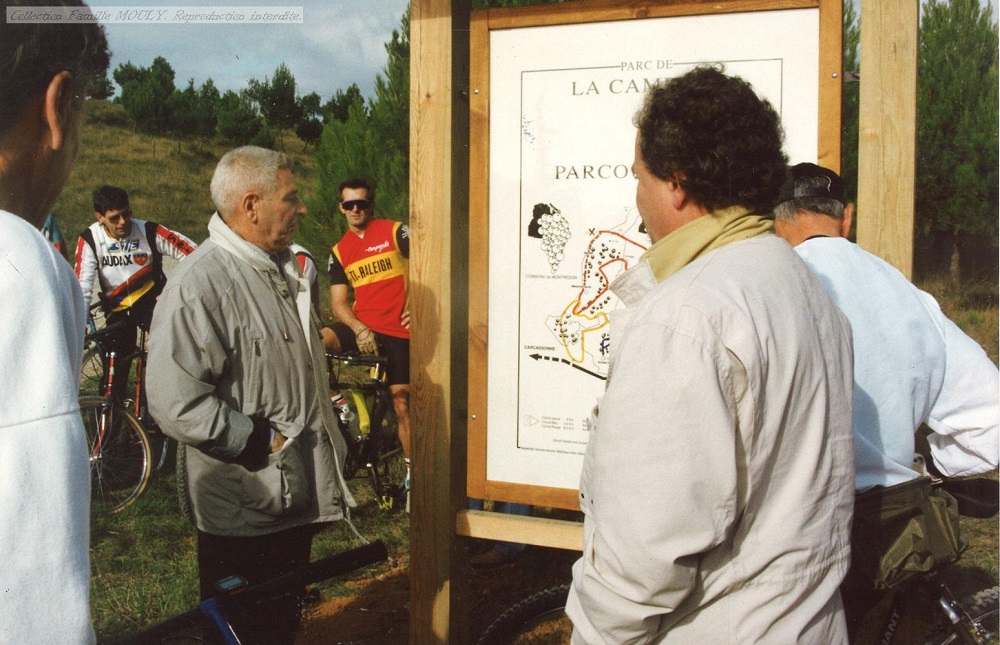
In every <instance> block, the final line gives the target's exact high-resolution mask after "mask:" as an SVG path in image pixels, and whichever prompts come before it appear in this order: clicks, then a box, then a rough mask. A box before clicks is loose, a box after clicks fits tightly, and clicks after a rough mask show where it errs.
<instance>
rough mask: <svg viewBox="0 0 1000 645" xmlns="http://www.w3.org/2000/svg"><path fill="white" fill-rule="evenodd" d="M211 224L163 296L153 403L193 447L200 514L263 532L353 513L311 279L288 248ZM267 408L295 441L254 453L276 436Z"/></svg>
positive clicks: (231, 527) (216, 221) (191, 465)
mask: <svg viewBox="0 0 1000 645" xmlns="http://www.w3.org/2000/svg"><path fill="white" fill-rule="evenodd" d="M208 228H209V234H210V237H209V239H208V240H207V241H206V242H205V243H204V244H202V245H201V246H199V247H198V249H197V250H196V251H195V252H194V253H192V254H191V255H190V256H189V257H188V258H187V259H186V260H185V261H184V262H182V263H180V264H179V265H178V266H177V268H176V269H175V270H174V272H173V274H172V275H171V276H170V282H169V283H168V285H167V287H166V289H165V290H164V292H163V294H162V295H161V296H160V299H159V302H158V304H157V307H156V312H155V314H154V316H153V324H152V329H151V331H150V336H149V338H150V340H149V363H148V369H147V384H148V388H149V389H148V392H149V408H150V412H151V413H152V415H153V417H154V418H155V419H156V421H157V422H158V423H159V425H160V427H161V428H162V429H163V432H164V433H165V434H166V435H168V436H170V437H172V438H174V439H176V440H177V441H179V442H180V443H182V444H184V445H186V446H188V447H189V448H188V450H186V451H185V453H186V458H185V459H186V461H185V464H186V466H187V475H188V482H187V490H188V495H189V498H190V502H191V507H192V511H193V514H194V521H195V524H196V525H197V527H198V528H199V529H200V530H202V531H204V532H206V533H211V534H213V535H230V536H254V535H264V534H269V533H274V532H276V531H280V530H283V529H286V528H290V527H293V526H299V525H302V524H308V523H313V522H328V521H333V520H338V519H342V518H343V517H344V514H345V509H346V505H347V504H351V505H353V503H354V502H353V499H351V497H350V493H349V492H348V491H347V486H346V484H345V482H344V479H343V475H342V474H341V468H342V466H343V456H344V455H345V454H346V449H345V446H344V443H343V439H342V438H341V437H340V434H339V432H337V425H336V419H335V417H334V413H333V408H332V405H331V403H330V396H329V385H328V377H327V368H326V358H325V353H324V350H323V346H322V342H321V340H320V336H319V329H318V325H317V322H318V321H317V320H316V319H315V317H314V314H312V310H311V307H310V300H309V285H308V284H307V283H306V280H305V278H303V277H302V274H301V272H300V271H299V268H298V264H297V263H296V261H295V258H294V256H293V255H292V254H291V253H290V252H288V251H287V250H286V251H284V252H283V253H281V254H279V255H278V257H277V258H276V260H277V262H278V263H280V264H281V270H280V271H279V268H278V264H277V263H276V262H275V260H272V258H270V257H269V256H268V255H267V254H266V253H264V252H263V251H262V250H260V249H258V248H257V247H255V246H253V245H251V244H249V243H247V242H246V241H244V240H243V239H242V238H240V237H239V236H238V235H237V234H236V233H234V232H233V231H232V229H230V228H229V227H228V226H227V225H226V224H225V222H223V221H222V219H221V218H220V217H219V216H218V215H214V216H213V217H212V220H211V221H210V222H209V227H208ZM257 415H260V416H262V417H264V418H266V419H267V420H268V421H269V422H270V425H271V427H273V428H274V429H276V430H278V431H280V432H281V433H282V434H283V435H285V436H286V437H287V438H288V440H287V442H286V443H285V445H284V447H283V448H282V449H281V450H280V451H279V452H277V453H275V454H271V455H268V456H267V457H266V461H265V460H264V458H263V454H262V453H261V455H260V459H259V460H256V459H251V460H250V462H249V463H248V455H250V456H252V455H251V453H252V452H254V451H253V450H248V445H249V444H255V445H258V446H259V445H261V441H262V440H263V441H267V442H269V438H267V437H266V436H265V437H263V439H262V437H261V434H260V433H261V427H260V426H261V424H260V423H258V429H257V431H256V435H255V431H254V423H253V421H252V419H251V418H250V417H251V416H257ZM264 432H268V430H267V428H266V427H265V428H264ZM251 447H252V446H251ZM191 448H195V449H194V450H192V449H191Z"/></svg>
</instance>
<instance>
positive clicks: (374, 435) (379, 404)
mask: <svg viewBox="0 0 1000 645" xmlns="http://www.w3.org/2000/svg"><path fill="white" fill-rule="evenodd" d="M372 409H373V411H372V417H371V433H370V435H369V437H368V441H367V444H366V446H365V451H364V452H365V459H366V462H367V463H370V464H371V467H369V468H368V477H369V479H370V480H371V483H372V489H373V491H374V494H375V498H376V502H377V503H378V506H379V508H381V509H382V510H392V509H394V508H405V507H406V491H405V490H403V488H402V486H401V485H400V484H401V483H402V482H403V480H404V477H405V475H406V467H405V466H404V464H403V459H402V455H403V451H402V448H401V447H400V444H399V421H398V420H397V418H396V411H395V410H394V409H393V407H392V399H391V398H390V397H389V394H388V392H387V391H379V392H378V393H376V395H375V397H374V401H373V402H372Z"/></svg>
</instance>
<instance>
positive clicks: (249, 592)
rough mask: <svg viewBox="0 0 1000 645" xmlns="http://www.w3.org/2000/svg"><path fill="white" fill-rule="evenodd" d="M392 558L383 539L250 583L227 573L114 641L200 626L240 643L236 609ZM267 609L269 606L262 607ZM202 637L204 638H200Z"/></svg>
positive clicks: (126, 643) (171, 638)
mask: <svg viewBox="0 0 1000 645" xmlns="http://www.w3.org/2000/svg"><path fill="white" fill-rule="evenodd" d="M388 559H389V553H388V551H387V550H386V547H385V544H384V543H383V542H382V541H381V540H377V541H375V542H370V543H368V544H365V545H363V546H360V547H357V548H354V549H350V550H348V551H343V552H341V553H337V554H334V555H331V556H328V557H325V558H322V559H319V560H316V561H314V562H310V563H309V564H306V565H303V566H302V567H299V568H298V569H295V570H293V571H290V572H288V573H286V574H284V575H283V576H280V577H278V578H275V579H273V580H270V581H268V582H263V583H259V584H255V585H250V584H248V583H247V581H246V579H244V578H242V577H241V576H228V577H226V578H223V579H221V580H219V581H217V582H216V584H215V589H216V595H215V596H213V597H211V598H207V599H205V600H203V601H201V602H200V603H199V604H198V606H196V607H194V608H192V609H189V610H188V611H186V612H184V613H182V614H179V615H177V616H174V617H173V618H169V619H167V620H165V621H163V622H161V623H157V624H156V625H153V626H152V627H149V628H148V629H145V630H143V631H141V632H139V633H137V634H132V635H130V636H127V637H125V638H123V639H120V640H118V641H115V643H114V644H113V645H153V644H155V643H163V642H177V641H176V640H175V637H176V636H177V634H178V633H180V632H184V631H190V630H191V629H201V630H203V631H205V630H207V631H212V632H215V633H216V634H217V635H218V636H219V637H220V638H221V639H222V642H223V643H225V644H226V645H240V643H242V642H244V641H243V640H242V639H246V638H247V637H248V635H244V636H243V637H242V639H241V636H240V635H239V634H237V633H236V630H235V628H234V627H233V625H232V623H230V620H229V616H230V615H232V614H233V612H234V610H236V609H240V610H243V611H246V610H247V609H248V608H256V607H258V606H261V605H264V603H269V602H272V601H273V600H275V599H277V598H282V597H287V596H288V595H291V594H295V593H296V592H297V590H301V589H302V588H303V587H305V586H306V585H309V584H313V583H317V582H322V581H323V580H326V579H328V578H332V577H334V576H340V575H344V574H346V573H349V572H351V571H354V570H356V569H360V568H361V567H365V566H368V565H371V564H375V563H377V562H382V561H385V560H388ZM261 610H262V611H266V610H267V608H266V607H261ZM198 640H201V639H198Z"/></svg>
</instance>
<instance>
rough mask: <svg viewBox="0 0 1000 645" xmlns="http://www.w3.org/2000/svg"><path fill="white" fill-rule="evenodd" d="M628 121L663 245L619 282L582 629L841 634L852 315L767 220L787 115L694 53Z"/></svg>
mask: <svg viewBox="0 0 1000 645" xmlns="http://www.w3.org/2000/svg"><path fill="white" fill-rule="evenodd" d="M635 124H636V126H637V128H638V133H637V136H636V143H635V161H634V164H633V167H632V169H633V172H634V173H635V175H636V177H637V179H638V187H637V190H636V205H637V206H638V209H639V212H640V214H641V216H642V220H643V222H644V223H645V225H646V228H647V229H648V231H649V235H650V238H651V239H652V242H653V244H652V246H651V247H650V248H649V250H648V251H647V252H646V253H645V254H644V255H643V256H642V259H641V261H640V262H639V263H638V264H637V265H636V266H634V267H633V268H631V269H630V270H629V271H627V272H626V273H625V274H623V275H622V276H620V277H619V278H617V279H616V280H615V281H614V282H613V283H612V289H613V290H614V292H615V293H616V294H617V295H618V296H619V297H620V298H621V299H622V302H623V303H624V305H625V306H626V308H625V309H623V310H621V309H620V310H619V311H616V312H615V315H614V317H613V318H612V342H611V352H612V356H611V366H610V370H609V379H608V386H607V390H606V392H605V394H604V396H603V398H602V400H601V402H600V406H599V412H598V414H597V416H596V422H595V423H594V424H593V425H592V428H591V437H590V442H589V445H588V447H587V453H586V456H585V460H584V467H583V474H582V477H581V482H580V498H579V499H580V506H581V507H582V509H583V512H584V517H585V520H584V550H583V556H582V557H581V558H580V560H578V561H577V563H576V564H575V565H574V568H573V585H572V589H571V591H570V596H569V600H568V604H567V613H568V614H569V616H570V618H572V620H573V624H574V636H573V642H574V643H639V642H641V643H713V644H721V643H758V644H759V643H774V644H781V645H785V644H788V643H824V644H830V643H846V642H847V640H846V632H845V625H844V616H843V607H842V604H841V599H840V596H839V593H838V586H839V584H840V581H841V580H842V578H843V576H844V574H845V573H846V571H847V568H848V564H849V562H848V561H849V542H850V535H849V532H850V523H851V512H852V502H853V469H852V454H851V391H852V389H851V373H852V354H851V331H850V326H849V324H848V322H847V319H846V318H845V317H844V316H843V314H841V313H840V311H839V310H838V309H837V308H836V306H834V304H833V302H832V301H831V300H830V298H829V296H827V294H826V291H825V290H824V289H823V285H822V284H821V283H820V282H819V280H818V279H817V278H816V277H815V276H814V275H813V274H812V273H811V272H810V271H809V269H808V268H807V267H806V266H805V264H804V263H803V262H802V261H801V260H800V259H799V258H798V257H797V255H796V254H795V252H794V251H793V250H792V249H791V247H790V246H789V245H788V244H787V243H785V242H784V240H781V239H780V238H778V237H777V236H775V235H774V225H773V221H772V215H771V213H770V211H769V209H770V207H771V205H772V204H773V203H774V202H775V200H776V198H777V195H778V191H779V189H780V187H781V184H782V181H783V178H784V174H785V163H786V158H785V155H784V154H783V153H782V149H781V144H782V137H783V135H782V130H781V124H780V122H779V118H778V115H777V114H776V113H775V111H774V109H773V108H772V107H771V106H770V104H769V103H768V102H767V101H764V100H761V99H760V98H759V97H758V96H757V95H756V94H755V93H754V91H753V88H752V87H751V86H750V84H749V83H747V82H746V81H743V80H742V79H739V78H736V77H731V76H727V75H725V74H724V73H722V72H720V71H719V70H717V69H714V68H711V67H699V68H696V69H694V70H692V71H690V72H688V73H687V74H685V75H683V76H680V77H678V78H675V79H672V80H669V81H666V82H664V83H662V84H659V85H657V86H654V87H653V88H652V89H651V90H650V91H649V93H648V95H647V97H646V100H645V103H644V105H643V107H642V108H641V110H640V111H639V113H638V115H637V117H636V119H635Z"/></svg>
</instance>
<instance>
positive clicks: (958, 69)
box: [915, 0, 1000, 278]
mask: <svg viewBox="0 0 1000 645" xmlns="http://www.w3.org/2000/svg"><path fill="white" fill-rule="evenodd" d="M997 51H998V36H997V25H996V23H995V22H994V20H993V15H992V10H991V9H990V7H989V6H985V7H984V6H982V5H980V3H979V0H945V1H940V0H928V2H926V3H924V6H923V19H922V21H921V25H920V46H919V49H918V68H917V169H916V207H915V223H916V229H917V235H918V238H922V239H920V242H921V245H922V246H923V247H924V248H932V247H934V246H937V247H938V248H939V249H942V248H943V249H944V253H943V255H944V257H945V258H950V262H948V263H947V266H948V268H949V269H950V270H951V272H952V276H953V278H957V277H958V273H957V271H958V268H959V266H960V265H961V264H963V262H962V259H961V257H960V256H959V253H960V243H961V241H962V240H963V239H964V238H965V237H966V236H981V237H984V238H986V239H989V240H991V241H992V243H993V249H994V250H993V251H992V255H993V256H994V257H995V256H996V251H995V248H996V240H997V233H998V230H997V221H998V219H997V218H998V184H1000V176H998V168H997V166H998V163H997V157H998V143H997V141H998V132H997V123H998V108H997V101H998V94H997V85H998V77H997ZM949 251H950V253H949ZM942 268H943V267H942ZM994 273H995V272H994Z"/></svg>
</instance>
